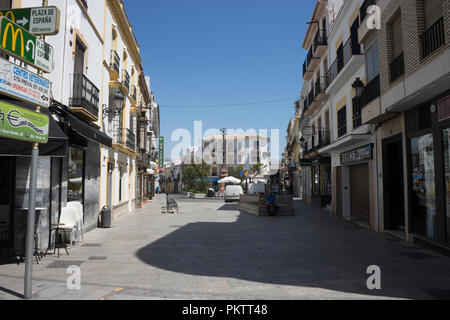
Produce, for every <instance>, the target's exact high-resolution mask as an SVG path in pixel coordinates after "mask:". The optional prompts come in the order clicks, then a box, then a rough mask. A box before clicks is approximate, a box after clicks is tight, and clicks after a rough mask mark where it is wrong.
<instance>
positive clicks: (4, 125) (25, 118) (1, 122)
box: [0, 101, 49, 143]
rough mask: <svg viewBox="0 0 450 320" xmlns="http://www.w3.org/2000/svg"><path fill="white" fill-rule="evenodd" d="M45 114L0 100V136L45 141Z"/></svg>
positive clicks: (46, 117)
mask: <svg viewBox="0 0 450 320" xmlns="http://www.w3.org/2000/svg"><path fill="white" fill-rule="evenodd" d="M48 128H49V118H48V116H47V115H45V114H42V113H38V112H34V111H31V110H29V109H26V108H21V107H17V106H13V105H11V104H8V103H5V102H2V101H0V136H2V137H5V138H8V139H14V140H22V141H28V142H37V143H47V142H48V130H49V129H48Z"/></svg>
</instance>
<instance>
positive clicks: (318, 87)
mask: <svg viewBox="0 0 450 320" xmlns="http://www.w3.org/2000/svg"><path fill="white" fill-rule="evenodd" d="M327 88H328V78H327V77H320V78H319V79H317V81H316V83H315V84H314V90H311V91H312V92H313V97H312V99H313V100H312V101H311V103H310V105H309V108H308V110H307V112H306V113H305V114H306V116H308V117H309V116H312V115H313V114H314V113H315V112H316V111H317V110H318V109H319V108H320V106H321V105H322V102H323V101H324V100H326V98H327V97H328V94H327V93H326V91H327Z"/></svg>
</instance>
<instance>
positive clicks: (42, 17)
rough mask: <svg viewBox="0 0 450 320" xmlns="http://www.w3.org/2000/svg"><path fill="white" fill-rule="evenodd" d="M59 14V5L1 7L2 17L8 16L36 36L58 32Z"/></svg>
mask: <svg viewBox="0 0 450 320" xmlns="http://www.w3.org/2000/svg"><path fill="white" fill-rule="evenodd" d="M59 16H60V15H59V9H58V8H57V7H38V8H19V9H0V17H5V18H8V19H9V20H11V21H12V22H14V23H16V24H18V25H20V26H21V27H22V28H24V29H25V30H27V31H28V32H31V33H32V34H34V35H36V36H47V35H55V34H58V32H59Z"/></svg>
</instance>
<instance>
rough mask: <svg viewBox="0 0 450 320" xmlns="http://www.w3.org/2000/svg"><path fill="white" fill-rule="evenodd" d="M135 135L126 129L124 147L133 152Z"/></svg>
mask: <svg viewBox="0 0 450 320" xmlns="http://www.w3.org/2000/svg"><path fill="white" fill-rule="evenodd" d="M135 139H136V135H135V134H134V132H133V131H131V130H130V129H127V141H126V146H127V147H128V148H130V149H131V150H135V148H136V140H135Z"/></svg>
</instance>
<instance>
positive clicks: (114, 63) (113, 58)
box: [109, 50, 120, 74]
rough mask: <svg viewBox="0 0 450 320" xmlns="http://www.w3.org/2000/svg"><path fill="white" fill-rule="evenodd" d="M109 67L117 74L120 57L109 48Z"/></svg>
mask: <svg viewBox="0 0 450 320" xmlns="http://www.w3.org/2000/svg"><path fill="white" fill-rule="evenodd" d="M109 67H110V68H112V69H113V70H114V71H116V72H117V74H119V73H120V57H119V54H118V53H117V51H116V50H111V61H110V64H109Z"/></svg>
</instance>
